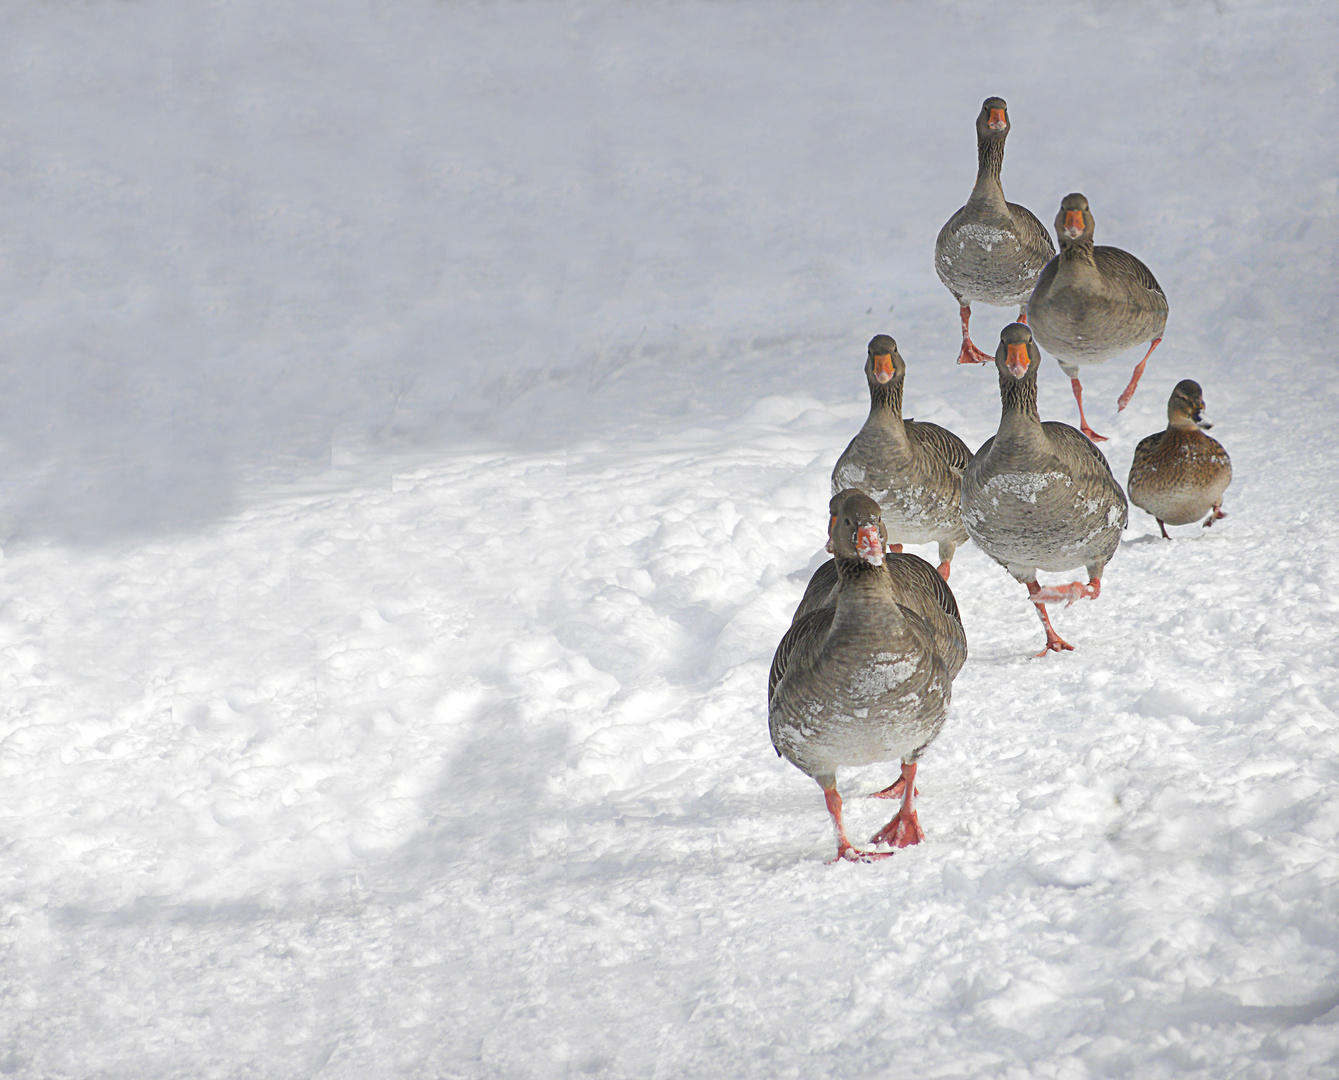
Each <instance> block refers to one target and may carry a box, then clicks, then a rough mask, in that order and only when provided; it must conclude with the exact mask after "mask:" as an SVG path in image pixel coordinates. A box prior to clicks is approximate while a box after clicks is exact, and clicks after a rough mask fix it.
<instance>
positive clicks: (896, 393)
mask: <svg viewBox="0 0 1339 1080" xmlns="http://www.w3.org/2000/svg"><path fill="white" fill-rule="evenodd" d="M905 386H906V379H904V378H899V377H897V376H896V375H894V376H893V377H892V378H891V379H889V380H888V381H887V382H886V383H876V382H871V383H870V384H869V418H870V419H871V420H873V421H874V422H875V423H877V424H879V426H880V427H885V428H888V429H890V430H896V431H898V432H905V431H906V427H905V425H904V424H903V423H902V390H903V389H904V387H905Z"/></svg>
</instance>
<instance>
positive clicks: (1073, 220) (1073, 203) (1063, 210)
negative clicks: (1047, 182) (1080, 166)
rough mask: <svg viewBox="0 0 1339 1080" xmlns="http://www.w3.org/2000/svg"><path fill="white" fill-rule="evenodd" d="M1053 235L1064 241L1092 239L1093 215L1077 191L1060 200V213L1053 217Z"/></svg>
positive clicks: (1086, 201) (1085, 200)
mask: <svg viewBox="0 0 1339 1080" xmlns="http://www.w3.org/2000/svg"><path fill="white" fill-rule="evenodd" d="M1055 235H1056V236H1058V237H1059V238H1060V242H1061V243H1062V244H1063V243H1065V241H1067V240H1068V241H1071V242H1072V241H1075V240H1080V239H1084V238H1086V239H1088V240H1091V239H1092V238H1093V215H1092V213H1091V212H1089V210H1088V200H1087V199H1085V198H1084V197H1083V196H1082V195H1080V194H1079V193H1078V192H1077V191H1076V192H1074V193H1073V194H1072V195H1066V196H1065V197H1064V198H1063V199H1061V200H1060V213H1058V214H1056V215H1055Z"/></svg>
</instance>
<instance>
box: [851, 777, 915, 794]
mask: <svg viewBox="0 0 1339 1080" xmlns="http://www.w3.org/2000/svg"><path fill="white" fill-rule="evenodd" d="M906 789H907V782H906V781H905V780H903V779H902V778H901V777H900V776H899V777H898V778H897V779H896V780H894V781H893V782H892V783H891V784H889V785H888V786H887V787H886V788H884V789H883V790H882V791H871V792H870V793H869V794H868V795H866V796H865V798H867V799H900V798H902V793H903V792H904V791H906ZM913 794H915V795H919V794H920V792H919V791H913Z"/></svg>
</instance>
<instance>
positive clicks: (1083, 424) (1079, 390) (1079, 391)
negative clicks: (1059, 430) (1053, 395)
mask: <svg viewBox="0 0 1339 1080" xmlns="http://www.w3.org/2000/svg"><path fill="white" fill-rule="evenodd" d="M1069 385H1070V387H1071V388H1072V389H1073V391H1074V400H1075V401H1077V402H1078V403H1079V430H1080V431H1082V432H1083V433H1084V434H1085V435H1087V436H1088V438H1090V439H1092V440H1093V442H1106V441H1107V437H1106V436H1105V435H1099V434H1097V432H1095V431H1094V430H1093V429H1092V428H1090V427H1089V426H1088V419H1087V417H1085V416H1084V415H1083V387H1082V386H1080V385H1079V380H1078V379H1077V378H1074V377H1071V378H1070V380H1069Z"/></svg>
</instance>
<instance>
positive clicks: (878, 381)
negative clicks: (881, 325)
mask: <svg viewBox="0 0 1339 1080" xmlns="http://www.w3.org/2000/svg"><path fill="white" fill-rule="evenodd" d="M906 373H907V365H906V361H904V360H903V359H902V357H901V356H900V355H898V352H897V342H896V341H894V340H893V339H892V338H890V337H889V336H888V335H887V334H878V335H876V336H875V337H874V338H873V340H871V341H870V343H869V357H868V359H866V361H865V378H867V379H868V380H869V384H870V386H876V385H877V386H882V385H884V384H885V383H889V382H891V381H892V380H893V379H894V378H898V379H900V378H903V377H904V376H905V375H906Z"/></svg>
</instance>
